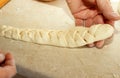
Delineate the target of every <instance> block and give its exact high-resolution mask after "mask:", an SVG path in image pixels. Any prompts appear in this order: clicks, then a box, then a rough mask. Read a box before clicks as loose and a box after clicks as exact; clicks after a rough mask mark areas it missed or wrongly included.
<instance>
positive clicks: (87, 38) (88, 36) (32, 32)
mask: <svg viewBox="0 0 120 78" xmlns="http://www.w3.org/2000/svg"><path fill="white" fill-rule="evenodd" d="M113 32H114V29H113V27H112V26H110V25H108V24H98V25H93V26H91V27H90V28H86V27H74V28H71V29H67V30H44V29H19V28H14V27H10V26H0V36H2V37H7V38H11V39H15V40H22V41H27V42H33V43H38V44H48V45H54V46H61V47H80V46H84V45H86V44H90V43H93V42H95V41H99V40H103V39H106V38H108V37H110V36H112V34H113Z"/></svg>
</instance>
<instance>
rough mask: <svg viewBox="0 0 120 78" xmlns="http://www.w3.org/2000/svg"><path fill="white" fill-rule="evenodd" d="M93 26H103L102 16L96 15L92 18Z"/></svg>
mask: <svg viewBox="0 0 120 78" xmlns="http://www.w3.org/2000/svg"><path fill="white" fill-rule="evenodd" d="M93 20H94V24H104V19H103V16H102V15H97V16H95V17H94V18H93Z"/></svg>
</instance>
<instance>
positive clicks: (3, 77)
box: [0, 51, 16, 78]
mask: <svg viewBox="0 0 120 78" xmlns="http://www.w3.org/2000/svg"><path fill="white" fill-rule="evenodd" d="M15 74H16V66H15V60H14V58H13V56H12V55H11V54H10V53H7V54H6V55H4V54H2V53H1V51H0V78H12V77H13V76H14V75H15Z"/></svg>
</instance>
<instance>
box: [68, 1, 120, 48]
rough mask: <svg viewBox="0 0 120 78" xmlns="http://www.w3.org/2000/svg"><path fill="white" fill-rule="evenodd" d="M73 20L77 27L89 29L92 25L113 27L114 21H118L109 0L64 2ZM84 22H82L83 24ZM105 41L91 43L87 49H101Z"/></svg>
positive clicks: (119, 17) (117, 16)
mask: <svg viewBox="0 0 120 78" xmlns="http://www.w3.org/2000/svg"><path fill="white" fill-rule="evenodd" d="M66 1H67V3H68V6H69V7H70V10H71V12H72V14H73V16H74V18H75V23H76V25H77V26H83V25H84V23H85V26H86V27H90V26H91V25H93V24H110V25H112V26H114V21H116V20H119V19H120V16H119V15H117V14H116V13H115V12H114V11H113V9H112V6H111V3H110V1H109V0H66ZM83 21H84V22H83ZM104 43H105V40H101V41H97V42H95V43H91V44H89V45H88V46H89V47H94V46H96V47H98V48H101V47H102V46H103V45H104Z"/></svg>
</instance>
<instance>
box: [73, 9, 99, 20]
mask: <svg viewBox="0 0 120 78" xmlns="http://www.w3.org/2000/svg"><path fill="white" fill-rule="evenodd" d="M97 14H98V12H97V11H96V10H90V9H85V10H82V11H80V12H78V13H74V14H73V16H74V17H75V18H79V19H89V18H93V17H94V16H96V15H97Z"/></svg>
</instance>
